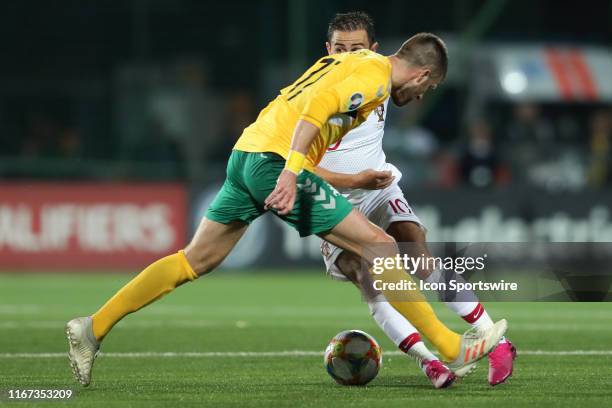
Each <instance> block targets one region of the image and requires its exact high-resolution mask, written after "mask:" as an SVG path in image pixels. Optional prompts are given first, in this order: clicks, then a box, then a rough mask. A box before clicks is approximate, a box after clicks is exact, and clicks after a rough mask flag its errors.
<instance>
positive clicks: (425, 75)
mask: <svg viewBox="0 0 612 408" xmlns="http://www.w3.org/2000/svg"><path fill="white" fill-rule="evenodd" d="M430 77H431V69H429V68H423V69H421V70H420V72H419V75H418V76H417V81H416V82H417V84H418V85H421V84H422V83H424V82H426V81H427V80H429V78H430Z"/></svg>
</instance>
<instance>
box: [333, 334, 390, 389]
mask: <svg viewBox="0 0 612 408" xmlns="http://www.w3.org/2000/svg"><path fill="white" fill-rule="evenodd" d="M324 363H325V368H326V369H327V372H328V373H329V375H331V377H332V378H333V379H334V380H335V381H336V382H337V383H338V384H342V385H365V384H367V383H369V382H370V381H372V380H373V379H374V378H375V377H376V375H377V374H378V370H379V369H380V367H381V366H382V350H381V349H380V346H379V345H378V343H377V342H376V340H374V337H372V336H370V335H369V334H368V333H366V332H363V331H361V330H345V331H342V332H340V333H338V334H336V335H335V336H334V337H333V338H332V339H331V341H330V342H329V345H328V346H327V348H326V349H325V357H324Z"/></svg>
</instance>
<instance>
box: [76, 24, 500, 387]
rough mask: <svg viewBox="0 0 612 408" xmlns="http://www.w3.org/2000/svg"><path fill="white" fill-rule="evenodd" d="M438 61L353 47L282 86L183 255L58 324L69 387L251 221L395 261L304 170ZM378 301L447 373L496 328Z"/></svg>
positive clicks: (434, 50) (420, 38) (419, 84)
mask: <svg viewBox="0 0 612 408" xmlns="http://www.w3.org/2000/svg"><path fill="white" fill-rule="evenodd" d="M447 63H448V62H447V52H446V47H445V45H444V43H443V42H442V40H441V39H440V38H438V37H437V36H435V35H433V34H427V33H422V34H417V35H415V36H413V37H411V38H410V39H408V40H407V41H406V42H405V43H404V44H403V45H402V46H401V48H400V49H399V50H398V51H397V52H396V53H395V54H393V55H390V56H388V57H385V56H382V55H379V54H376V53H374V52H372V51H369V50H362V51H358V52H352V53H344V54H338V55H333V56H328V57H324V58H321V59H320V60H318V61H317V62H316V63H315V64H314V65H313V66H312V67H311V68H309V69H308V70H307V71H306V72H305V73H304V74H303V75H302V76H301V77H300V78H299V79H297V80H296V81H295V82H294V83H293V84H291V85H290V86H288V87H286V88H284V89H282V90H281V92H280V95H279V96H278V97H277V98H276V99H274V100H273V101H272V102H271V103H270V104H269V105H268V106H267V107H266V108H265V109H264V110H263V111H262V112H261V113H260V114H259V117H258V118H257V120H256V121H255V122H254V123H253V124H252V125H251V126H249V127H248V128H246V129H245V130H244V132H243V134H242V136H241V137H240V139H239V140H238V142H237V143H236V145H235V146H234V150H233V151H232V154H231V156H230V158H229V161H228V166H227V178H226V180H225V183H224V184H223V187H222V188H221V191H219V194H218V195H217V197H216V198H215V200H214V201H213V203H212V204H211V205H210V207H209V209H208V211H207V213H206V216H205V217H204V219H203V220H202V222H201V224H200V226H199V227H198V230H197V231H196V233H195V235H194V237H193V239H192V241H191V242H190V243H189V244H188V245H187V247H186V248H185V249H184V250H181V251H179V252H178V253H176V254H172V255H169V256H167V257H165V258H162V259H160V260H158V261H156V262H154V263H153V264H151V265H149V266H148V267H147V268H145V269H144V270H143V271H142V272H141V273H140V274H138V275H137V276H136V277H135V278H134V279H133V280H132V281H130V282H129V283H128V284H127V285H126V286H124V287H123V288H121V289H120V290H119V291H118V292H117V293H116V294H115V295H114V296H113V297H112V298H110V299H109V300H108V302H106V303H105V304H104V305H103V306H102V307H101V308H100V309H99V310H98V311H97V312H95V313H94V314H93V315H92V316H88V317H80V318H75V319H73V320H71V321H69V322H68V324H67V325H66V334H67V336H68V341H69V348H70V349H69V358H70V363H71V367H72V369H73V372H74V374H75V377H76V378H77V380H78V381H79V382H80V383H81V384H82V385H89V383H90V381H91V371H92V366H93V363H94V359H95V357H96V355H97V352H98V350H99V347H100V343H101V341H102V340H103V339H104V337H105V336H106V335H107V334H108V332H109V331H110V330H111V328H112V327H113V326H114V325H115V324H116V323H117V322H118V321H120V320H121V319H122V318H123V317H124V316H125V315H127V314H129V313H132V312H135V311H137V310H139V309H140V308H142V307H144V306H146V305H148V304H150V303H151V302H153V301H155V300H157V299H159V298H160V297H161V296H163V295H165V294H167V293H168V292H170V291H172V290H174V289H175V288H176V287H178V286H180V285H182V284H184V283H186V282H189V281H192V280H195V279H197V278H198V277H200V276H202V275H205V274H207V273H209V272H211V271H212V270H214V269H215V268H216V267H217V266H218V265H219V264H220V263H221V262H222V261H223V259H224V258H225V257H226V256H227V255H228V253H229V252H230V251H231V250H232V248H233V247H234V246H235V244H236V243H237V242H238V240H239V239H240V237H241V236H242V234H243V233H244V232H245V230H246V229H247V227H248V225H249V223H250V222H252V221H253V220H254V219H256V218H257V217H259V216H260V215H262V214H263V213H265V212H266V211H268V210H272V211H273V212H274V213H275V214H276V215H277V216H279V217H280V218H281V219H283V220H284V221H285V222H287V223H288V224H290V225H291V226H293V227H294V228H295V229H296V230H297V231H298V232H299V233H300V235H301V236H307V235H311V234H317V235H318V236H320V237H321V238H323V239H325V240H327V241H329V242H330V243H332V244H334V245H336V246H339V247H341V248H343V249H345V250H347V251H350V252H353V253H355V254H356V255H359V256H361V257H363V258H364V259H366V260H368V261H370V262H372V261H373V259H374V258H376V257H393V256H395V255H396V254H398V250H397V245H396V243H395V240H394V239H393V238H392V237H390V236H389V235H387V234H386V233H385V232H384V231H383V230H382V229H381V228H379V227H377V226H375V225H374V224H372V223H370V222H369V221H368V220H367V219H366V218H365V217H364V216H363V215H362V214H361V213H359V212H358V211H356V210H354V209H353V208H352V206H351V204H350V203H349V202H348V201H347V200H346V198H344V197H343V196H341V195H339V194H338V193H337V192H336V191H335V189H333V187H331V186H330V185H329V184H328V183H327V182H325V181H324V180H323V179H321V178H320V177H318V176H317V175H315V174H314V173H313V172H312V171H313V170H314V168H315V166H316V165H317V163H318V162H319V161H320V160H321V157H322V156H323V154H324V153H325V151H326V150H327V148H328V147H329V146H330V145H331V144H333V143H335V142H337V141H338V140H340V138H342V136H343V135H344V134H345V133H346V132H348V131H349V130H350V129H352V128H354V127H356V126H358V125H359V124H361V123H363V121H364V120H365V119H366V118H367V116H368V115H369V113H370V112H372V110H374V109H375V108H376V107H377V106H378V105H380V104H381V103H382V102H383V101H384V100H385V99H387V98H388V97H389V95H390V96H391V98H392V100H393V101H394V102H395V103H396V104H397V105H400V106H401V105H403V104H405V103H407V102H409V101H410V100H412V99H413V98H421V97H422V96H423V95H424V94H425V93H426V92H427V91H428V90H429V89H432V88H435V87H436V86H438V84H439V83H440V82H442V80H443V79H444V78H445V75H446V69H447ZM381 244H385V245H381ZM381 277H382V278H383V279H384V280H385V282H387V283H390V284H395V283H400V282H402V281H405V280H408V279H410V278H409V275H408V274H406V273H405V271H403V270H400V269H398V268H391V269H389V270H387V271H385V273H384V275H381ZM359 280H360V282H363V287H362V290H364V292H365V293H366V294H368V295H369V296H372V297H373V296H378V295H379V294H378V293H376V292H375V291H374V288H373V287H372V286H369V287H368V283H367V282H370V279H369V276H368V273H367V271H366V272H363V271H361V272H360V273H359ZM368 292H371V293H368ZM408 292H411V291H408ZM384 294H385V296H386V298H388V299H389V302H390V303H391V304H392V305H393V307H394V308H396V309H397V310H398V311H399V312H400V313H402V315H404V316H405V317H406V318H408V319H409V320H410V321H411V322H412V323H413V324H414V325H415V326H416V327H417V329H418V330H419V331H420V332H421V333H422V334H423V335H424V336H426V337H427V338H428V339H430V340H431V341H432V342H433V343H434V344H436V346H437V348H438V350H439V351H440V353H441V354H442V356H443V357H444V358H445V359H446V360H448V361H449V363H448V365H449V367H450V368H451V369H454V370H461V369H465V368H467V367H469V366H470V365H473V363H474V362H475V361H477V360H479V359H480V358H482V357H483V356H485V355H486V354H487V353H488V352H489V351H490V350H491V348H492V347H493V346H495V344H497V342H498V341H499V340H500V338H501V337H502V336H503V334H504V333H505V331H506V327H507V324H506V321H505V320H503V319H502V320H501V321H499V322H497V323H496V324H495V325H493V326H492V327H491V328H489V329H487V330H485V331H483V332H479V333H466V334H465V335H463V336H459V335H458V334H456V333H454V332H452V331H450V330H449V329H448V328H447V327H446V326H444V325H443V324H442V323H441V322H440V321H439V320H438V319H437V317H436V316H435V314H434V313H433V310H432V309H431V306H430V305H429V304H428V303H427V302H426V301H424V298H423V297H422V296H421V295H420V293H406V294H403V293H402V294H401V295H402V296H401V298H400V299H399V300H398V299H397V298H395V299H393V298H392V297H391V296H390V295H394V293H393V292H388V291H386V292H384Z"/></svg>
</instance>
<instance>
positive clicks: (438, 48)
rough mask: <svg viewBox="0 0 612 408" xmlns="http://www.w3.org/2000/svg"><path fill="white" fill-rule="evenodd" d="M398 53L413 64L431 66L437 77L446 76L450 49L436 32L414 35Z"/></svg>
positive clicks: (442, 77)
mask: <svg viewBox="0 0 612 408" xmlns="http://www.w3.org/2000/svg"><path fill="white" fill-rule="evenodd" d="M396 55H397V56H398V57H400V58H402V59H403V60H405V61H407V62H408V63H410V64H412V65H416V66H419V67H429V68H430V69H431V73H432V76H433V77H435V78H439V79H441V80H442V79H444V78H446V72H447V70H448V50H447V49H446V44H444V41H442V39H441V38H440V37H438V36H437V35H435V34H431V33H418V34H415V35H413V36H412V37H410V38H409V39H408V40H406V42H404V43H403V44H402V46H401V47H400V49H399V50H398V51H397V54H396Z"/></svg>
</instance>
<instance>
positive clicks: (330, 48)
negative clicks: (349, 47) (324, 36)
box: [325, 41, 332, 55]
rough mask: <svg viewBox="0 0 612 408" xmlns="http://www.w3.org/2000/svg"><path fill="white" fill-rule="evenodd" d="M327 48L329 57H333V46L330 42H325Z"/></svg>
mask: <svg viewBox="0 0 612 408" xmlns="http://www.w3.org/2000/svg"><path fill="white" fill-rule="evenodd" d="M325 48H326V49H327V55H331V54H332V46H331V44H330V43H329V41H325Z"/></svg>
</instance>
